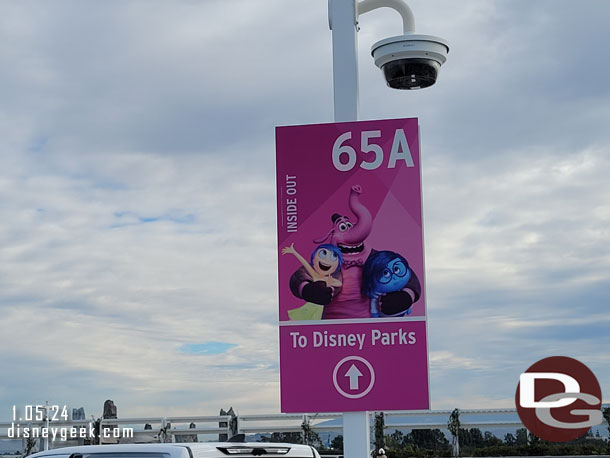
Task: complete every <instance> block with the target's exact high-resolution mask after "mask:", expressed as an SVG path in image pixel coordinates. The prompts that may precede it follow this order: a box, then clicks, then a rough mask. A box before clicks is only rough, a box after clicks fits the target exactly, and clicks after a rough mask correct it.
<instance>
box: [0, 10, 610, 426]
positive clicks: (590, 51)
mask: <svg viewBox="0 0 610 458" xmlns="http://www.w3.org/2000/svg"><path fill="white" fill-rule="evenodd" d="M410 4H411V7H412V9H413V10H414V12H415V15H416V19H417V30H418V31H420V32H421V33H429V34H433V35H439V36H443V37H444V38H447V39H448V40H449V42H450V45H451V51H450V53H449V56H448V61H447V63H446V64H445V65H444V66H443V68H442V70H441V73H440V76H439V80H438V83H437V85H436V86H434V87H433V88H431V89H429V90H426V91H389V90H388V89H387V88H386V87H385V85H384V83H383V78H382V76H381V74H380V72H379V70H378V69H377V68H376V67H375V66H374V65H373V64H372V59H371V57H370V45H371V44H372V43H373V42H375V41H377V40H380V39H382V38H384V37H385V36H387V35H388V34H399V33H400V20H399V18H398V16H397V15H396V14H395V13H393V12H392V11H389V10H388V11H375V12H371V13H369V14H367V15H365V16H362V17H361V18H360V27H361V31H360V33H359V40H360V46H359V59H360V62H359V69H360V87H361V90H360V107H361V117H362V118H363V119H385V118H402V117H410V116H418V117H419V121H420V125H421V134H422V163H423V170H422V171H423V193H424V220H425V239H426V266H427V275H426V293H427V304H428V315H429V322H428V330H429V349H430V366H431V367H430V374H431V392H432V405H433V407H435V408H451V407H454V406H457V405H458V404H459V407H461V408H475V407H492V406H494V407H510V406H511V404H510V402H511V399H512V395H513V393H514V390H515V388H516V380H517V379H518V374H519V373H520V372H522V371H523V370H524V369H526V368H527V367H529V366H530V365H531V364H533V363H534V362H535V361H536V360H537V359H541V358H542V357H546V356H550V355H552V354H563V355H566V356H572V357H576V358H578V359H581V360H582V361H583V362H585V363H586V364H588V365H589V366H590V367H591V369H592V370H593V371H594V372H595V373H596V374H597V376H598V379H599V380H600V383H601V384H602V392H609V390H608V386H607V380H610V372H609V371H610V369H608V368H609V367H610V365H609V364H608V357H607V356H606V354H605V352H604V349H605V348H607V347H608V344H610V340H609V339H610V337H609V336H608V335H607V333H605V332H604V329H605V328H604V325H605V324H606V322H607V321H608V313H607V304H608V299H609V297H608V291H610V288H609V286H610V285H609V284H608V274H607V272H608V270H609V267H610V256H609V251H608V246H610V240H609V238H610V232H609V231H608V229H607V228H608V227H609V226H610V224H609V223H610V221H609V220H610V205H609V204H608V199H607V197H606V196H608V195H610V185H609V184H608V183H609V182H608V179H607V176H608V174H609V171H610V162H609V160H608V157H610V156H609V154H608V153H609V150H610V137H609V130H608V128H607V126H608V120H609V119H610V111H609V110H610V108H609V107H610V92H609V91H610V89H609V88H608V85H607V81H608V79H609V78H610V64H608V62H606V61H605V60H603V59H599V58H598V57H599V56H598V55H597V53H598V52H599V44H600V43H605V42H606V41H607V40H608V38H609V37H608V34H609V32H608V28H607V27H606V25H605V22H604V21H605V20H606V19H605V18H607V17H608V14H607V13H610V11H609V10H610V4H608V3H607V2H605V1H599V0H591V1H589V2H587V3H586V4H574V3H571V2H568V1H564V0H553V1H550V0H537V1H535V2H531V1H525V0H515V1H513V2H511V3H510V4H503V3H501V2H490V1H488V0H472V1H469V2H467V3H466V4H464V3H457V2H450V1H444V0H435V1H433V2H424V1H419V0H413V2H410ZM295 12H298V14H295ZM326 13H327V5H326V3H325V2H301V1H298V0H295V1H293V2H285V1H280V0H273V1H268V0H266V1H264V2H263V1H257V2H255V1H251V0H234V1H231V2H225V1H216V0H214V1H206V2H194V1H189V0H181V1H166V0H154V1H146V2H144V1H142V0H133V1H129V2H123V1H114V0H111V1H106V2H98V3H96V4H95V5H93V4H86V5H85V4H83V3H82V2H78V1H74V0H59V1H56V2H54V3H53V5H48V4H41V3H39V2H38V3H36V2H31V1H23V2H18V3H9V2H5V3H2V4H0V64H1V66H2V68H3V71H2V72H1V73H0V84H1V85H2V87H3V88H4V89H5V90H4V92H3V102H2V106H0V221H1V222H0V260H1V262H0V313H2V317H3V318H2V324H1V325H0V332H1V334H2V336H3V339H4V340H5V342H10V347H11V351H10V352H5V354H3V355H2V356H0V364H1V365H2V367H4V368H8V372H9V373H10V374H11V377H8V378H5V379H4V380H3V381H2V382H0V411H4V412H10V407H7V406H12V405H13V404H20V405H25V404H31V403H35V402H43V401H45V400H49V401H50V402H55V403H58V402H59V403H62V402H65V403H66V404H69V405H73V406H75V407H80V406H81V405H82V406H85V407H86V410H87V413H90V414H95V415H99V412H100V411H101V405H102V404H103V401H104V400H105V399H108V398H111V399H114V400H115V402H116V403H117V405H118V406H119V412H120V414H121V415H125V416H129V415H131V416H139V415H157V416H158V415H160V414H166V415H171V414H176V415H181V414H190V413H192V414H197V415H202V414H215V413H216V411H217V410H218V409H219V408H220V407H224V408H228V407H229V406H231V405H232V406H234V407H235V408H238V409H240V411H241V412H245V413H256V412H260V413H270V412H274V411H277V410H279V376H278V372H279V371H278V342H277V340H278V338H277V309H278V306H277V283H276V282H277V280H276V271H277V261H276V259H277V251H276V232H275V231H276V217H275V198H276V196H275V179H274V168H275V166H274V149H275V145H274V128H275V126H276V125H290V124H305V123H318V122H331V121H332V119H333V118H332V74H331V71H332V68H331V65H332V55H331V46H330V31H329V30H328V23H327V17H326ZM566 31H569V32H566ZM206 342H207V343H208V344H210V343H214V342H216V343H226V345H235V346H234V347H232V348H228V347H225V348H224V351H222V352H220V351H221V350H222V348H221V349H220V350H219V349H216V351H217V352H220V353H216V352H215V351H214V348H213V345H212V346H209V345H206V346H204V347H201V348H200V347H189V346H188V345H197V344H205V343H206ZM184 345H186V347H182V346H184ZM180 348H182V349H183V350H182V351H181V350H180ZM184 349H186V353H187V354H185V353H184ZM189 349H190V353H192V352H193V351H195V352H197V350H201V351H208V352H209V353H206V354H205V357H194V356H193V355H192V354H188V353H189ZM253 382H254V383H255V384H256V395H253V388H252V386H253ZM606 401H607V400H606ZM2 406H4V407H2ZM161 410H162V411H163V412H161Z"/></svg>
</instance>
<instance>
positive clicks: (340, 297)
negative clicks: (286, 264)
mask: <svg viewBox="0 0 610 458" xmlns="http://www.w3.org/2000/svg"><path fill="white" fill-rule="evenodd" d="M361 194H362V187H361V186H360V185H355V186H352V187H351V189H350V194H349V197H348V205H349V208H350V210H351V211H352V213H353V214H354V215H355V219H354V220H352V219H350V217H348V216H342V215H340V214H338V213H335V214H333V215H332V216H331V222H332V224H333V226H332V228H331V229H330V231H329V232H328V233H327V234H326V236H324V237H322V238H321V239H318V240H315V241H314V242H315V243H322V242H325V241H326V240H328V241H329V243H330V244H331V245H335V246H337V247H338V248H339V250H340V252H341V254H342V256H343V263H342V267H341V274H342V286H341V287H340V288H338V287H332V286H329V285H327V284H326V282H325V281H321V280H315V279H314V278H313V277H312V275H311V274H309V272H307V270H306V269H305V268H304V267H302V268H299V269H298V270H297V271H296V272H294V273H293V274H292V276H291V277H290V290H291V292H292V294H293V295H294V296H296V297H298V298H301V299H304V300H305V301H307V302H310V303H314V304H319V305H323V306H324V310H323V315H322V318H324V319H343V318H370V317H371V316H372V315H371V303H370V302H371V301H370V298H369V297H367V296H366V295H365V294H363V293H362V269H363V267H364V264H365V262H366V260H367V258H368V256H369V254H370V253H371V249H370V248H369V247H368V246H366V245H365V242H366V239H367V237H368V236H369V234H370V233H371V230H372V228H373V218H372V216H371V212H370V211H369V210H368V208H367V207H366V206H365V205H363V203H362V202H361V200H360V195H361ZM420 294H421V286H420V284H419V280H418V279H417V276H416V275H415V272H413V271H411V275H410V278H409V279H408V280H407V284H406V285H405V286H404V287H403V288H401V289H400V290H398V291H392V292H388V293H386V294H384V295H382V296H380V297H379V305H378V308H379V309H380V310H381V313H382V314H383V315H399V314H400V313H401V312H405V313H406V311H407V310H408V309H409V308H410V307H411V305H413V303H414V302H416V301H417V300H418V299H419V296H420Z"/></svg>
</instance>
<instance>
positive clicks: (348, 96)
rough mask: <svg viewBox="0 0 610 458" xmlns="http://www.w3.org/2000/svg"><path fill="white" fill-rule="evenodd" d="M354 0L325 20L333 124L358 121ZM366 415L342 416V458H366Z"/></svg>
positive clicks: (336, 3)
mask: <svg viewBox="0 0 610 458" xmlns="http://www.w3.org/2000/svg"><path fill="white" fill-rule="evenodd" d="M356 8H357V7H356V0H329V1H328V19H329V25H330V29H331V30H332V36H333V89H334V105H335V122H342V121H357V120H358V114H359V113H358V105H359V104H358V36H357V32H358V31H357V27H358V25H357V21H356V17H357V13H356ZM370 435H371V433H370V427H369V414H368V412H345V413H343V455H344V456H345V458H366V457H368V456H369V447H370Z"/></svg>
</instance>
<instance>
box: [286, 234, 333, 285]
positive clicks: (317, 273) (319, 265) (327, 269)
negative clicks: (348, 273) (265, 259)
mask: <svg viewBox="0 0 610 458" xmlns="http://www.w3.org/2000/svg"><path fill="white" fill-rule="evenodd" d="M284 254H293V255H294V256H295V257H296V258H297V259H298V260H299V262H300V263H301V264H303V267H304V268H305V270H306V271H307V273H308V274H309V275H310V276H311V278H312V279H313V281H323V282H325V283H326V286H327V287H333V286H335V287H339V286H341V280H340V279H339V278H336V274H337V273H339V272H340V271H341V264H342V263H343V256H342V255H341V251H339V248H337V247H336V246H335V245H331V244H329V243H325V244H323V245H320V246H318V247H317V248H316V249H315V250H313V253H311V262H307V260H306V259H305V258H304V257H303V256H301V254H300V253H299V252H298V251H297V250H296V249H295V248H294V243H293V244H291V245H290V246H287V247H284V248H282V255H284ZM333 275H335V276H333Z"/></svg>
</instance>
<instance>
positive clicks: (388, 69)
mask: <svg viewBox="0 0 610 458" xmlns="http://www.w3.org/2000/svg"><path fill="white" fill-rule="evenodd" d="M447 53H449V44H448V43H447V41H445V40H443V39H442V38H439V37H434V36H432V35H419V34H415V33H406V34H404V35H399V36H396V37H390V38H386V39H385V40H381V41H378V42H377V43H375V44H374V45H373V46H372V48H371V54H372V55H373V59H375V65H377V67H379V68H380V69H381V71H382V72H383V76H384V78H385V80H386V83H387V84H388V86H390V87H391V88H393V89H423V88H425V87H428V86H432V85H433V84H434V83H435V82H436V78H437V77H438V72H439V70H440V68H441V65H443V64H444V63H445V61H446V60H447Z"/></svg>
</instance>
